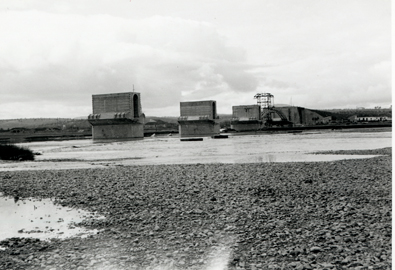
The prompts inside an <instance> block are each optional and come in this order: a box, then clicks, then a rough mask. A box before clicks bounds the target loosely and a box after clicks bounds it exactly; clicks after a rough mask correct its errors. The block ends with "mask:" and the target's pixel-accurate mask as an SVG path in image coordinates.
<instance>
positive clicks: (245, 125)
mask: <svg viewBox="0 0 395 270" xmlns="http://www.w3.org/2000/svg"><path fill="white" fill-rule="evenodd" d="M261 127H262V122H261V121H245V122H243V121H232V122H231V125H230V128H232V129H234V130H236V131H255V130H259V129H260V128H261Z"/></svg>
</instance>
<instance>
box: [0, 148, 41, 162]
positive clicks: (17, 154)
mask: <svg viewBox="0 0 395 270" xmlns="http://www.w3.org/2000/svg"><path fill="white" fill-rule="evenodd" d="M0 159H2V160H19V161H22V160H34V153H33V152H32V151H31V150H30V149H28V148H25V147H20V146H17V145H13V144H0Z"/></svg>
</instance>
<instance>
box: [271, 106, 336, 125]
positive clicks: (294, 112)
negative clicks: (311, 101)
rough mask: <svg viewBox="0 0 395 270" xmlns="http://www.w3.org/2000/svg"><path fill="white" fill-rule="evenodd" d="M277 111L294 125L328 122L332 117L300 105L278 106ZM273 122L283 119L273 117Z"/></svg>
mask: <svg viewBox="0 0 395 270" xmlns="http://www.w3.org/2000/svg"><path fill="white" fill-rule="evenodd" d="M276 111H279V112H280V113H282V114H283V115H284V116H285V117H286V119H287V120H288V121H289V122H291V123H292V125H293V126H313V125H319V124H328V122H329V121H330V119H331V117H324V116H322V115H321V114H319V113H317V112H315V111H314V110H310V109H306V108H303V107H298V106H283V107H277V108H276ZM272 120H273V121H272V124H275V123H276V122H278V121H281V119H278V118H277V119H276V118H274V119H272Z"/></svg>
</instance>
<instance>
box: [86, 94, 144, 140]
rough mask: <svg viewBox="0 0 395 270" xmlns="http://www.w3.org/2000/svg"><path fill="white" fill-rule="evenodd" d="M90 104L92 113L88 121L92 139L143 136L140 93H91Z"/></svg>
mask: <svg viewBox="0 0 395 270" xmlns="http://www.w3.org/2000/svg"><path fill="white" fill-rule="evenodd" d="M92 105H93V113H92V114H90V115H89V116H88V121H89V123H90V124H91V125H92V135H93V139H94V140H95V139H127V138H143V137H144V114H143V113H142V109H141V100H140V93H135V92H126V93H115V94H101V95H93V96H92Z"/></svg>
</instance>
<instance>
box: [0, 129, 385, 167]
mask: <svg viewBox="0 0 395 270" xmlns="http://www.w3.org/2000/svg"><path fill="white" fill-rule="evenodd" d="M391 137H392V132H389V131H386V132H355V131H353V132H346V131H318V132H303V133H297V134H292V133H285V134H253V135H242V136H229V138H228V139H212V138H210V137H205V138H204V140H203V141H189V142H182V141H180V138H179V137H178V136H172V137H168V136H157V137H153V138H144V139H140V140H123V141H115V140H109V141H104V142H103V141H93V140H73V141H49V142H33V143H23V144H20V145H21V146H25V147H28V148H30V149H31V150H33V151H35V152H40V153H42V155H39V156H36V161H34V162H1V163H0V170H3V171H4V170H31V169H70V168H95V167H107V166H117V165H118V166H119V165H150V164H194V163H250V162H251V163H261V162H307V161H332V160H339V159H351V158H352V159H356V158H369V157H372V156H367V155H363V156H362V155H315V154H313V153H314V152H317V151H326V150H364V149H378V148H384V147H390V146H391V143H392V139H391Z"/></svg>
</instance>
